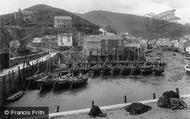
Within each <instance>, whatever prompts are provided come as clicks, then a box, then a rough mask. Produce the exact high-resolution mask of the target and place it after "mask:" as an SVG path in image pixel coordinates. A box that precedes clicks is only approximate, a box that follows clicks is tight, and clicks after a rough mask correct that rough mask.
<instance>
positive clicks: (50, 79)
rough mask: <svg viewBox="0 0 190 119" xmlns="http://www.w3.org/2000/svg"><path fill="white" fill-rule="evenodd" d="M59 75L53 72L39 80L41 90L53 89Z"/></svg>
mask: <svg viewBox="0 0 190 119" xmlns="http://www.w3.org/2000/svg"><path fill="white" fill-rule="evenodd" d="M57 77H58V74H57V73H52V74H49V75H47V76H45V77H43V78H41V79H39V80H37V82H38V86H39V88H40V91H44V90H50V89H52V87H53V85H54V79H56V78H57Z"/></svg>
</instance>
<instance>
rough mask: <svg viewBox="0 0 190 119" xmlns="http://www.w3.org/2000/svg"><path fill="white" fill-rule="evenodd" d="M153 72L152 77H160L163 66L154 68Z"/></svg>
mask: <svg viewBox="0 0 190 119" xmlns="http://www.w3.org/2000/svg"><path fill="white" fill-rule="evenodd" d="M153 72H154V75H155V76H160V75H162V74H163V72H164V67H163V66H155V67H154V68H153Z"/></svg>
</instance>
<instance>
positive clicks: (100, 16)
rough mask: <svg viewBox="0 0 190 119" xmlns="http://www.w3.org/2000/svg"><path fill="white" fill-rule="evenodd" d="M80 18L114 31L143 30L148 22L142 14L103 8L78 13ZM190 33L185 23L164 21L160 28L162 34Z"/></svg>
mask: <svg viewBox="0 0 190 119" xmlns="http://www.w3.org/2000/svg"><path fill="white" fill-rule="evenodd" d="M78 15H79V16H81V17H82V18H84V19H86V20H88V21H90V22H92V23H94V24H97V25H100V26H101V27H103V28H104V27H107V26H109V27H111V28H112V29H114V30H115V31H116V32H119V33H123V32H144V29H145V24H146V23H148V22H149V21H148V19H147V18H145V17H143V16H137V15H131V14H124V13H115V12H109V11H103V10H97V11H90V12H87V13H85V14H78ZM176 33H178V34H176ZM179 33H182V34H186V33H190V28H189V27H187V25H186V26H185V25H182V24H178V23H165V26H164V27H162V28H161V29H160V34H162V35H166V34H167V35H168V36H170V37H171V36H172V35H174V36H175V35H176V36H177V35H181V34H179Z"/></svg>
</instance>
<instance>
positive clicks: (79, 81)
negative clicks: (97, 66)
mask: <svg viewBox="0 0 190 119" xmlns="http://www.w3.org/2000/svg"><path fill="white" fill-rule="evenodd" d="M87 82H88V77H87V76H86V75H81V74H80V75H79V76H78V77H73V78H71V79H70V80H69V83H70V88H77V87H81V86H84V85H86V84H87Z"/></svg>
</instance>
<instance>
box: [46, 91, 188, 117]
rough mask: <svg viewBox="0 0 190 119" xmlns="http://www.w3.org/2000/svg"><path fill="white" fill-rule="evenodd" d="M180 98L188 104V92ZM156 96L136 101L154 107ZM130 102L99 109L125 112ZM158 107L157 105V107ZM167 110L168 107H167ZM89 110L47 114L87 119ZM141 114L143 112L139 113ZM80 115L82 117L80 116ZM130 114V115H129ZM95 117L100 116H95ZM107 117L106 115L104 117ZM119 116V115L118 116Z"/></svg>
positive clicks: (107, 111) (108, 111)
mask: <svg viewBox="0 0 190 119" xmlns="http://www.w3.org/2000/svg"><path fill="white" fill-rule="evenodd" d="M180 97H181V98H183V99H184V100H188V103H187V104H188V105H190V94H187V95H182V96H180ZM157 100H158V98H157V99H151V100H144V101H136V102H140V103H143V104H147V105H149V104H150V105H151V106H153V107H154V108H155V107H156V106H157V105H156V106H155V104H156V102H157ZM131 103H132V102H129V103H122V104H115V105H108V106H101V107H100V109H101V110H102V111H103V112H105V111H106V113H107V116H109V113H110V111H111V112H112V111H119V110H123V112H125V113H128V112H126V111H125V110H124V108H123V107H124V106H127V105H130V104H131ZM154 108H153V109H152V111H153V110H154ZM157 108H159V107H157ZM160 109H165V108H160ZM168 110H169V109H168ZM89 111H90V108H87V109H79V110H72V111H64V112H57V113H51V114H49V118H50V119H62V118H64V119H65V118H66V119H67V118H68V119H69V118H72V119H77V118H79V119H82V118H85V119H88V118H91V117H90V116H89V115H88V112H89ZM174 111H175V110H174ZM189 111H190V109H189ZM146 113H149V111H148V112H145V113H144V114H146ZM141 115H143V114H141ZM81 116H82V117H81ZM130 116H131V115H130ZM137 116H140V115H137ZM97 118H100V117H97ZM106 118H107V117H106ZM119 118H120V117H119ZM189 118H190V113H189Z"/></svg>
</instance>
